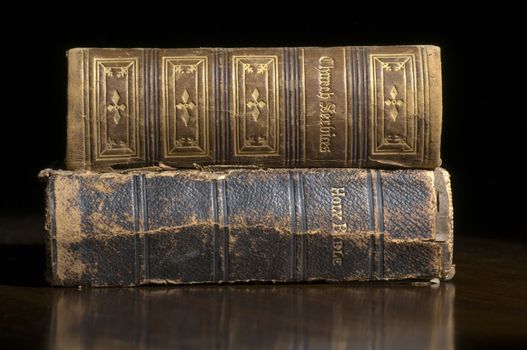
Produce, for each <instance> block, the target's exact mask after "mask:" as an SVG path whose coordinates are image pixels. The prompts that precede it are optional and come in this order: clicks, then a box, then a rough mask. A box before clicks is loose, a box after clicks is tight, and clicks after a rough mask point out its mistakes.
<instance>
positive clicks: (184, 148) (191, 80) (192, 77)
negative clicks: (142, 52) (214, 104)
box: [161, 56, 210, 158]
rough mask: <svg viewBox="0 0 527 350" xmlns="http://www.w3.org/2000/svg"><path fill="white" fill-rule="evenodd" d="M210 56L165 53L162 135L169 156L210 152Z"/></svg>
mask: <svg viewBox="0 0 527 350" xmlns="http://www.w3.org/2000/svg"><path fill="white" fill-rule="evenodd" d="M207 60H208V58H207V57H206V56H165V57H163V65H162V67H163V68H162V69H163V72H162V76H163V80H162V87H161V89H162V92H163V94H162V99H163V103H162V106H163V107H162V111H161V113H162V120H163V123H164V125H165V126H164V133H163V135H162V143H163V153H164V156H163V157H165V158H185V157H195V156H200V155H202V156H208V155H209V152H210V149H209V143H208V135H209V116H208V113H209V108H208V96H209V92H208V63H207Z"/></svg>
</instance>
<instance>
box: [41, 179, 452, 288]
mask: <svg viewBox="0 0 527 350" xmlns="http://www.w3.org/2000/svg"><path fill="white" fill-rule="evenodd" d="M42 176H45V177H46V178H47V179H48V188H47V195H48V215H47V229H48V233H49V235H48V248H49V249H48V251H49V254H48V255H49V262H50V276H51V283H52V284H54V285H64V286H76V285H90V286H133V285H142V284H157V283H160V284H186V283H221V282H249V281H267V282H294V281H371V280H403V279H432V278H442V279H450V278H452V276H453V273H454V266H453V265H452V251H453V233H452V203H451V196H450V183H449V178H448V174H447V173H446V171H444V170H442V169H437V170H436V171H427V170H361V169H349V168H343V169H338V168H334V169H289V170H287V169H258V170H254V169H223V170H176V171H174V170H170V171H161V170H159V171H156V170H152V169H150V170H134V171H121V172H110V173H93V172H81V171H79V172H69V171H51V170H48V171H44V172H43V173H42Z"/></svg>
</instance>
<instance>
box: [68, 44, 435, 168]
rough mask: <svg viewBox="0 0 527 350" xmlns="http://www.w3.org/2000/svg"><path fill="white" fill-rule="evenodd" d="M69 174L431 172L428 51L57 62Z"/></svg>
mask: <svg viewBox="0 0 527 350" xmlns="http://www.w3.org/2000/svg"><path fill="white" fill-rule="evenodd" d="M68 60H69V78H68V79H69V82H68V85H69V86H68V100H69V102H68V147H67V156H66V165H67V168H68V169H70V170H90V169H95V170H97V169H98V170H102V169H110V168H130V167H140V166H145V165H146V166H150V165H158V164H167V165H169V166H172V167H178V168H185V167H187V168H189V167H193V165H194V164H195V163H197V164H200V165H212V164H246V165H257V166H265V167H359V168H422V169H434V168H435V167H437V166H439V165H440V163H441V160H440V134H441V103H442V101H441V61H440V51H439V48H438V47H435V46H427V45H423V46H417V45H414V46H386V47H382V46H371V47H325V48H322V47H303V48H302V47H300V48H237V49H222V48H199V49H197V48H195V49H88V48H77V49H71V50H70V51H69V52H68Z"/></svg>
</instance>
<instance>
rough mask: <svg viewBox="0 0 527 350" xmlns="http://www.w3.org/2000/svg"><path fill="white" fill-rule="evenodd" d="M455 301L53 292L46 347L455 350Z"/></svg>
mask: <svg viewBox="0 0 527 350" xmlns="http://www.w3.org/2000/svg"><path fill="white" fill-rule="evenodd" d="M454 298H455V287H454V285H452V284H449V283H444V284H442V285H440V286H437V285H436V286H434V287H430V286H410V285H408V284H404V285H389V286H386V285H384V286H383V285H371V284H338V285H331V284H311V285H306V284H303V285H300V284H297V285H227V286H186V287H177V288H174V287H171V288H168V287H167V288H164V287H161V288H149V287H145V288H120V289H114V288H108V289H80V290H77V289H56V290H55V292H54V301H53V310H52V312H51V315H52V319H51V328H50V335H49V345H50V347H51V348H55V349H75V348H83V349H84V348H86V349H91V348H111V349H120V348H123V349H135V348H139V349H142V348H165V347H167V348H168V347H169V348H189V347H192V348H202V349H211V348H214V349H227V348H232V349H246V348H251V349H254V348H265V349H320V348H332V349H341V348H342V349H344V348H346V349H347V348H350V347H353V348H358V349H366V348H367V349H385V348H404V349H453V348H454V341H453V334H454V318H453V305H454Z"/></svg>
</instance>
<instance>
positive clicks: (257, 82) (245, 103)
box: [232, 55, 279, 156]
mask: <svg viewBox="0 0 527 350" xmlns="http://www.w3.org/2000/svg"><path fill="white" fill-rule="evenodd" d="M232 59H233V61H232V62H233V72H234V75H233V79H234V81H233V86H234V116H235V118H236V119H235V124H234V129H235V132H234V134H235V147H234V151H235V154H236V155H245V154H248V155H249V154H250V155H261V156H266V155H275V154H277V153H278V144H277V143H278V138H279V132H278V127H279V119H278V110H279V109H278V103H279V97H278V93H279V81H278V57H277V56H268V55H265V56H263V55H262V56H259V55H254V56H245V55H244V56H233V58H232Z"/></svg>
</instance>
